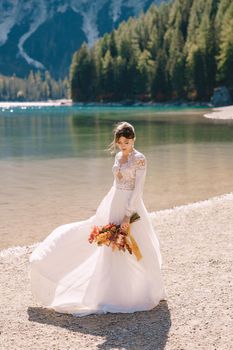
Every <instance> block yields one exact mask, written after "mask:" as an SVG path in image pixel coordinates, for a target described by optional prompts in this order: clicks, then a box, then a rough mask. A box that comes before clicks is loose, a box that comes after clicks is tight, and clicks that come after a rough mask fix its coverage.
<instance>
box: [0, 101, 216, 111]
mask: <svg viewBox="0 0 233 350" xmlns="http://www.w3.org/2000/svg"><path fill="white" fill-rule="evenodd" d="M60 106H71V107H72V106H73V107H75V106H79V107H156V106H157V107H189V108H192V107H193V108H195V107H206V108H212V107H213V105H212V104H211V103H209V102H189V101H177V102H175V101H173V102H172V101H170V102H169V101H168V102H152V101H149V102H140V101H135V102H133V101H132V102H131V101H122V102H73V101H72V100H71V99H59V100H46V101H0V108H2V109H9V108H15V107H16V108H17V107H21V108H24V107H25V108H26V107H60Z"/></svg>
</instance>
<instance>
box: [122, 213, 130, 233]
mask: <svg viewBox="0 0 233 350" xmlns="http://www.w3.org/2000/svg"><path fill="white" fill-rule="evenodd" d="M129 221H130V217H129V216H127V215H125V216H124V218H123V220H122V223H121V229H122V231H124V232H125V231H126V230H127V229H128V227H129Z"/></svg>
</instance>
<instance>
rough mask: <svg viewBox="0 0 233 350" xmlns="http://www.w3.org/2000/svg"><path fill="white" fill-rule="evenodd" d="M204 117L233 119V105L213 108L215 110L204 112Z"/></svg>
mask: <svg viewBox="0 0 233 350" xmlns="http://www.w3.org/2000/svg"><path fill="white" fill-rule="evenodd" d="M204 117H206V118H211V119H232V120H233V106H226V107H218V108H213V112H211V113H207V114H204Z"/></svg>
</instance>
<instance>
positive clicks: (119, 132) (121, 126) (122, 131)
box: [108, 122, 136, 154]
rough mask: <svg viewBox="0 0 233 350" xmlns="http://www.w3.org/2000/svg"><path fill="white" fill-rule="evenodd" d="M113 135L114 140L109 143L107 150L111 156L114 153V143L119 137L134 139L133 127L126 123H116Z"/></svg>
mask: <svg viewBox="0 0 233 350" xmlns="http://www.w3.org/2000/svg"><path fill="white" fill-rule="evenodd" d="M113 134H114V139H113V141H112V142H111V143H110V145H109V148H108V150H109V151H110V153H111V154H113V153H114V152H115V151H116V143H117V142H118V140H119V139H120V137H121V136H123V137H125V138H126V139H134V140H135V139H136V133H135V130H134V127H133V125H131V124H130V123H128V122H119V123H117V124H116V125H115V127H114V129H113Z"/></svg>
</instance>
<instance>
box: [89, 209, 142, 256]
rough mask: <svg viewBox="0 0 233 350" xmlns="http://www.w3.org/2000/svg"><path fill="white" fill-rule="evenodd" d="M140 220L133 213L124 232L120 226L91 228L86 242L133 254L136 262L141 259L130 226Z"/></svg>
mask: <svg viewBox="0 0 233 350" xmlns="http://www.w3.org/2000/svg"><path fill="white" fill-rule="evenodd" d="M138 219H140V216H139V215H138V214H137V213H134V214H132V215H131V217H130V221H129V226H128V228H127V229H126V230H123V229H122V228H121V227H120V225H116V224H114V223H110V224H107V225H104V226H96V225H94V227H93V228H92V230H91V232H90V235H89V238H88V241H89V242H90V243H93V242H95V243H97V245H100V246H101V245H106V246H108V247H111V248H112V251H114V250H115V249H118V250H123V251H124V252H125V251H126V250H127V251H128V252H129V253H130V254H134V255H135V256H136V258H137V260H140V259H141V258H142V255H141V252H140V249H139V247H138V245H137V243H136V241H135V239H134V238H133V236H132V234H131V232H130V224H132V223H133V222H135V221H136V220H138Z"/></svg>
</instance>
